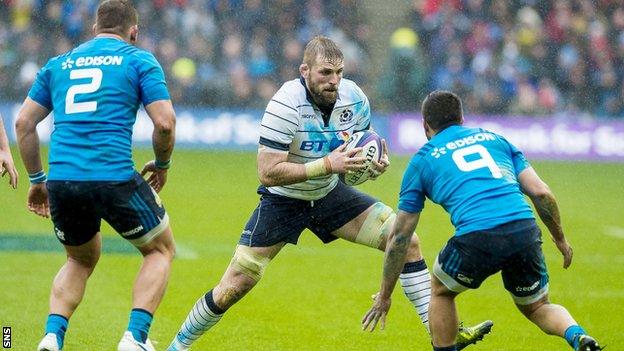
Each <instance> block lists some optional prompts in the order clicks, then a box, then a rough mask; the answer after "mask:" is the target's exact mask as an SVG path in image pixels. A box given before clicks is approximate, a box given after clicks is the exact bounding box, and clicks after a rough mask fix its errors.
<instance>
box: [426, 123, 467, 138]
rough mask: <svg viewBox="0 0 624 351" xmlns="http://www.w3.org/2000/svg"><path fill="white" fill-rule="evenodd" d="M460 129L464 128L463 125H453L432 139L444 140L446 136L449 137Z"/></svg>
mask: <svg viewBox="0 0 624 351" xmlns="http://www.w3.org/2000/svg"><path fill="white" fill-rule="evenodd" d="M458 128H462V126H461V125H459V124H453V125H450V126H448V127H446V128H444V129H442V130H441V131H439V132H438V133H437V134H436V135H434V136H433V138H431V141H433V140H434V139H435V140H440V139H443V138H444V137H445V136H446V135H449V134H451V133H454V132H455V131H457V130H458Z"/></svg>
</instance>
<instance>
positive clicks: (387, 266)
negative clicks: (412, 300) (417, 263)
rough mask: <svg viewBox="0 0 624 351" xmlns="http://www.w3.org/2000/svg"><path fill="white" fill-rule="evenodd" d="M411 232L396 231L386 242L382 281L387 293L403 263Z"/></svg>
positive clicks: (391, 287) (390, 289)
mask: <svg viewBox="0 0 624 351" xmlns="http://www.w3.org/2000/svg"><path fill="white" fill-rule="evenodd" d="M411 237H412V234H411V233H408V234H405V233H401V232H397V233H396V235H395V236H394V238H392V240H391V241H390V242H389V243H388V248H387V250H386V257H385V260H384V268H383V281H384V282H385V283H387V284H388V285H387V286H386V288H387V289H389V291H388V292H389V293H390V294H391V293H392V290H393V289H394V285H395V284H396V281H397V279H398V277H399V274H400V273H401V270H402V269H403V266H404V265H405V255H406V254H407V248H408V247H409V244H410V241H411Z"/></svg>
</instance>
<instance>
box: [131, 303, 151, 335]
mask: <svg viewBox="0 0 624 351" xmlns="http://www.w3.org/2000/svg"><path fill="white" fill-rule="evenodd" d="M153 318H154V317H153V316H152V314H151V313H149V312H148V311H146V310H144V309H141V308H133V309H132V311H131V312H130V322H128V331H129V332H131V333H132V336H133V337H134V340H136V341H140V342H143V343H144V342H145V341H146V340H147V334H148V333H149V329H150V326H151V325H152V319H153Z"/></svg>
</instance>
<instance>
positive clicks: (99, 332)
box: [0, 149, 624, 351]
mask: <svg viewBox="0 0 624 351" xmlns="http://www.w3.org/2000/svg"><path fill="white" fill-rule="evenodd" d="M150 154H151V153H150V151H148V150H141V151H138V152H137V153H136V155H135V156H136V157H135V158H136V160H137V164H139V165H141V164H143V162H145V161H147V160H148V159H149V158H150ZM174 159H175V163H174V166H173V167H172V169H171V171H170V173H169V182H168V184H167V186H166V187H165V189H164V190H163V192H162V193H161V197H162V199H163V201H164V203H165V206H166V208H167V211H168V212H169V215H170V217H171V223H172V226H173V230H174V234H175V237H176V241H177V243H178V245H179V254H180V255H179V256H180V257H178V258H177V259H176V261H175V262H174V266H173V271H172V274H171V280H170V283H169V288H168V291H167V294H166V295H165V298H164V300H163V302H162V305H161V307H160V309H159V310H158V312H157V314H156V317H155V320H154V323H153V325H152V329H151V333H150V338H151V339H152V340H153V341H156V342H158V343H157V344H156V348H157V349H158V350H164V349H165V348H166V346H167V345H168V343H169V341H170V340H171V338H172V337H173V336H174V334H175V333H176V331H177V330H178V327H179V326H180V323H182V321H183V320H184V318H185V317H186V313H187V312H188V310H189V309H190V308H191V306H192V305H193V304H194V302H195V301H196V300H197V298H198V297H199V296H201V295H202V294H203V293H205V292H206V291H207V290H208V289H210V288H211V287H213V286H214V285H215V284H216V283H217V282H218V280H219V278H220V276H221V274H222V273H223V271H224V269H225V267H226V266H227V264H228V262H229V260H230V257H231V254H232V252H233V250H234V247H235V245H236V242H237V240H238V238H239V235H240V233H241V231H242V228H243V226H244V225H245V223H246V221H247V218H248V216H249V215H250V214H251V212H252V211H253V209H254V208H255V206H256V205H257V201H258V197H257V195H256V194H255V189H256V187H257V185H258V181H257V177H256V169H255V154H254V153H236V152H206V151H193V150H182V149H178V150H176V152H175V155H174ZM16 162H18V163H20V166H19V171H20V174H21V178H20V186H19V189H18V190H17V191H13V190H10V189H9V187H8V186H7V184H5V183H6V180H5V179H2V184H1V185H0V284H1V286H2V288H1V289H0V324H1V325H2V326H11V327H12V334H13V335H12V342H13V349H14V350H34V349H35V347H36V345H37V343H38V342H39V340H40V338H41V337H42V335H43V331H44V324H45V318H46V315H47V309H48V294H49V289H50V284H51V281H52V278H53V276H54V274H55V273H56V271H57V270H58V268H59V267H60V266H61V265H62V264H63V262H64V259H65V258H64V254H63V252H62V248H61V246H60V244H58V243H55V242H54V241H55V239H54V237H53V234H52V230H51V229H52V226H51V223H50V221H48V220H45V219H41V218H38V217H35V216H34V215H31V214H30V213H28V212H27V211H26V208H25V205H24V204H25V201H26V192H27V189H28V184H27V183H28V179H27V177H26V176H25V170H24V169H23V167H22V166H21V162H20V161H19V160H16ZM392 162H393V164H392V166H391V168H390V170H389V171H388V172H387V174H385V175H384V176H383V177H382V178H381V179H380V180H378V181H376V182H367V183H366V184H364V185H362V186H361V187H360V188H361V189H362V190H364V191H367V192H369V193H371V194H373V195H374V196H376V197H378V198H380V199H381V200H383V201H384V202H386V203H387V204H388V205H390V206H393V207H396V203H397V199H398V190H399V185H400V181H401V177H402V173H403V170H404V168H405V165H406V162H407V158H400V157H393V158H392ZM534 166H535V168H536V169H537V170H538V172H539V173H540V175H541V176H542V177H543V178H544V180H546V181H547V182H548V183H549V185H550V186H551V188H552V189H553V190H554V192H555V194H556V195H557V197H558V200H559V205H560V207H561V211H562V217H563V224H564V229H565V232H566V235H567V237H568V239H569V240H570V242H571V243H572V246H573V248H574V252H575V256H574V261H573V263H572V266H571V267H570V269H568V270H563V269H562V268H561V265H562V259H561V256H560V254H559V253H558V252H557V251H556V248H555V246H554V245H553V244H552V243H551V242H550V240H549V239H548V236H547V234H546V233H547V232H546V231H544V233H545V237H544V251H545V254H546V259H547V263H548V267H549V272H550V275H551V282H550V286H551V300H552V301H553V302H556V303H560V304H563V305H564V306H566V307H567V308H568V309H569V310H570V311H571V312H572V314H573V315H574V316H575V317H576V318H577V320H578V321H579V323H581V325H583V326H584V327H585V328H586V329H587V330H588V331H589V332H590V333H591V334H592V335H594V336H595V337H596V338H598V340H599V341H601V342H602V343H605V344H607V345H608V346H609V349H610V350H614V351H616V350H624V340H623V338H622V336H621V335H622V334H621V331H622V330H621V328H622V326H624V307H622V306H624V279H623V278H624V275H623V273H622V272H623V271H622V267H623V266H624V216H623V215H622V214H623V213H624V201H623V200H622V196H623V189H624V164H617V165H616V164H592V163H559V162H558V163H554V162H549V163H544V162H535V163H534ZM102 230H103V232H104V233H105V234H104V247H105V250H107V251H109V252H108V253H107V254H104V255H102V258H101V259H100V262H99V265H98V268H97V269H96V271H95V273H94V274H93V276H92V277H91V279H90V281H89V285H88V287H87V293H86V295H85V298H84V300H83V302H82V305H81V306H80V308H79V309H78V310H77V312H76V313H75V314H74V316H73V317H72V318H71V320H70V323H69V330H68V334H67V337H66V346H65V350H113V349H116V345H117V342H118V341H119V339H120V337H121V335H122V333H123V331H124V330H125V328H126V325H127V321H128V314H129V311H130V308H131V302H130V296H131V285H132V282H133V279H134V277H135V274H136V272H137V270H138V268H139V265H140V263H141V259H140V255H139V254H138V252H137V253H133V252H132V251H133V249H132V247H131V246H130V245H129V244H126V243H123V242H122V240H121V239H119V238H118V237H117V236H116V235H115V234H113V233H114V232H113V231H112V230H111V229H110V227H108V226H106V225H105V226H103V228H102ZM418 233H419V234H420V237H421V239H422V245H423V251H424V254H425V258H426V259H427V262H428V263H429V264H430V265H431V263H432V262H433V259H434V258H435V255H436V254H437V252H438V251H439V249H440V248H441V247H442V246H443V244H444V243H445V241H446V240H447V239H448V238H449V236H450V234H451V233H452V228H451V225H450V222H449V219H448V217H447V215H446V214H444V213H443V211H442V210H441V209H440V208H439V207H437V206H435V205H433V204H432V203H430V202H428V203H427V206H426V208H425V210H424V212H423V216H422V217H421V221H420V225H419V228H418ZM22 239H24V240H22ZM26 239H30V240H26ZM382 258H383V256H382V253H381V252H378V251H375V250H372V249H370V248H366V247H364V246H359V245H355V244H351V243H347V242H334V243H332V244H330V245H325V246H324V245H322V244H321V243H320V242H319V241H318V240H317V239H316V238H315V237H314V236H313V235H312V234H311V233H309V232H305V233H304V234H303V235H302V237H301V240H300V242H299V245H298V246H292V245H289V246H287V247H285V248H284V249H283V250H282V252H281V253H280V254H279V255H278V256H277V257H276V259H275V260H274V261H273V262H272V263H271V264H270V266H269V267H268V269H267V272H266V274H265V277H264V278H263V280H262V281H261V282H260V283H259V285H258V286H256V288H255V289H254V290H253V291H252V292H251V293H250V294H249V295H248V296H247V297H245V298H244V299H243V300H242V301H241V302H240V303H239V304H237V305H235V306H234V307H233V308H232V309H231V310H230V311H228V313H227V314H226V315H225V317H224V318H223V319H222V320H221V322H220V323H219V324H218V325H217V326H216V327H214V328H213V329H212V330H211V331H210V332H209V333H208V334H207V335H205V336H204V337H203V338H202V339H201V340H200V341H199V342H197V343H196V346H195V347H194V350H209V349H210V350H212V349H214V350H430V349H431V348H430V346H429V340H428V336H427V334H426V332H425V330H424V328H423V327H422V326H421V324H420V321H419V319H418V316H417V314H416V313H415V311H414V309H413V307H412V306H411V305H409V303H408V301H407V300H406V298H405V297H404V296H403V293H402V291H401V289H400V288H397V289H396V290H395V295H394V297H393V306H392V309H391V311H390V315H389V318H388V323H387V327H386V330H384V331H382V332H378V331H376V332H374V333H372V334H371V333H367V332H362V331H361V329H360V323H359V322H360V319H361V317H362V316H363V315H364V313H365V312H366V311H367V310H368V308H369V307H370V305H371V300H370V296H371V294H373V293H374V292H376V291H377V289H378V286H379V280H380V276H381V268H382ZM458 306H459V311H460V315H461V318H462V319H463V320H464V321H465V322H466V323H467V324H474V323H477V322H479V321H481V320H484V319H492V320H493V321H494V323H495V325H494V329H493V332H492V334H491V335H489V336H488V337H486V339H485V340H484V341H482V342H480V343H479V344H477V346H473V347H472V348H471V349H474V350H566V349H567V345H566V344H565V342H564V341H563V340H561V339H559V338H555V337H549V336H546V335H545V334H543V333H541V332H540V331H539V330H538V329H537V328H536V327H535V326H533V325H532V324H531V323H529V322H528V321H527V320H525V319H524V317H522V316H521V315H520V313H519V312H517V311H516V310H515V307H514V306H513V304H512V301H511V298H510V297H509V295H508V294H507V292H505V290H504V289H503V286H502V282H501V279H500V275H497V276H494V277H491V278H489V279H488V280H487V281H486V282H485V283H484V285H483V286H482V287H481V289H479V290H477V291H469V292H467V293H464V294H462V295H461V296H460V298H459V299H458Z"/></svg>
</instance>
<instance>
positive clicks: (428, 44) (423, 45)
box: [380, 0, 624, 117]
mask: <svg viewBox="0 0 624 351" xmlns="http://www.w3.org/2000/svg"><path fill="white" fill-rule="evenodd" d="M390 52H391V57H390V61H389V62H390V63H389V65H390V66H391V67H393V68H391V69H389V70H388V71H387V72H386V74H385V75H384V77H383V78H382V79H381V80H380V81H381V82H384V83H385V84H383V86H381V89H380V94H382V95H383V96H384V97H385V99H386V101H387V103H388V105H389V106H390V108H391V109H395V110H396V109H404V108H406V104H404V103H403V101H409V100H413V99H416V100H417V101H420V99H421V98H422V97H423V94H425V93H426V92H427V91H428V90H430V89H431V88H444V89H449V90H453V91H455V92H457V93H459V94H460V96H462V97H463V99H464V103H465V107H466V109H467V110H468V111H470V112H472V113H478V114H490V115H492V114H495V115H496V114H515V115H546V114H548V115H552V114H555V115H557V114H560V115H562V116H568V115H592V116H605V117H622V116H624V84H623V78H624V1H621V0H553V1H545V0H516V1H508V0H464V1H461V0H415V1H413V8H412V11H411V14H410V18H409V23H408V25H406V26H405V27H404V28H400V29H399V30H397V31H396V32H395V33H394V34H393V36H392V39H391V50H390ZM401 95H403V96H401ZM407 108H411V107H410V106H407Z"/></svg>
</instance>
